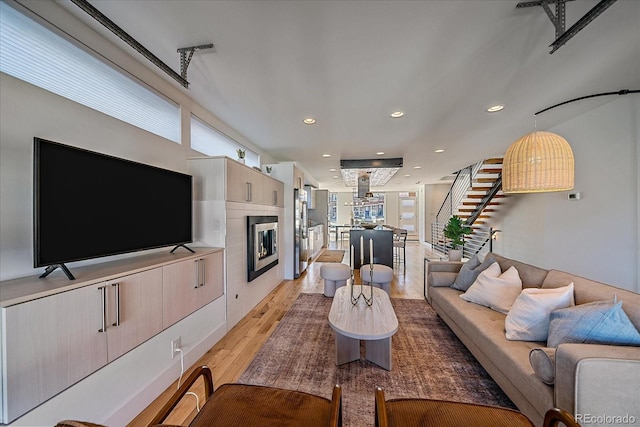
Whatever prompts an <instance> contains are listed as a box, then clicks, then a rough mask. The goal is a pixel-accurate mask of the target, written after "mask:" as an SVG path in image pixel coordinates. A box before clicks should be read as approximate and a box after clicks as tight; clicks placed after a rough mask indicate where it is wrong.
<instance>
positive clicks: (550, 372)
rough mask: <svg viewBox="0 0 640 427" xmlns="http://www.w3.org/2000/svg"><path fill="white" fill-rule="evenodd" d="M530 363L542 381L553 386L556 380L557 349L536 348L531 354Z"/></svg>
mask: <svg viewBox="0 0 640 427" xmlns="http://www.w3.org/2000/svg"><path fill="white" fill-rule="evenodd" d="M529 362H530V363H531V367H532V368H533V372H535V373H536V376H537V377H538V378H540V380H541V381H542V382H543V383H545V384H548V385H553V383H554V382H555V380H556V349H555V348H549V347H536V348H534V349H533V350H531V351H530V352H529Z"/></svg>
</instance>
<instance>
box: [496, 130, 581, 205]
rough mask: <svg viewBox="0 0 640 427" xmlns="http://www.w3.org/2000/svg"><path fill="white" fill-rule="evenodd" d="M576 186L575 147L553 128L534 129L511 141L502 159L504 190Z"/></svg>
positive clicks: (524, 191)
mask: <svg viewBox="0 0 640 427" xmlns="http://www.w3.org/2000/svg"><path fill="white" fill-rule="evenodd" d="M572 188H573V151H572V150H571V147H570V146H569V143H568V142H567V140H565V139H564V138H563V137H561V136H560V135H556V134H555V133H551V132H533V133H530V134H527V135H525V136H523V137H522V138H520V139H519V140H517V141H516V142H514V143H513V144H511V146H510V147H509V149H508V150H507V153H506V154H505V156H504V161H503V163H502V191H503V192H505V193H543V192H550V191H565V190H571V189H572Z"/></svg>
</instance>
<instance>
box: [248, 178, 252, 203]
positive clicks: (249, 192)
mask: <svg viewBox="0 0 640 427" xmlns="http://www.w3.org/2000/svg"><path fill="white" fill-rule="evenodd" d="M251 190H252V189H251V183H250V182H247V202H250V201H251V199H253V194H251V193H252V191H251Z"/></svg>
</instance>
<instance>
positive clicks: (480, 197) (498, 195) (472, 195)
mask: <svg viewBox="0 0 640 427" xmlns="http://www.w3.org/2000/svg"><path fill="white" fill-rule="evenodd" d="M484 196H485V195H484V194H467V195H466V196H465V197H466V198H467V199H482V198H483V197H484ZM493 197H494V198H503V197H504V194H496V195H495V196H493Z"/></svg>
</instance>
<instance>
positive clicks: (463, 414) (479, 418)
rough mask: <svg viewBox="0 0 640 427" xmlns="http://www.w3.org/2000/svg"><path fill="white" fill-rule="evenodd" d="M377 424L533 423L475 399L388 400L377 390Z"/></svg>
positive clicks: (486, 426) (497, 426) (502, 426)
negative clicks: (472, 400)
mask: <svg viewBox="0 0 640 427" xmlns="http://www.w3.org/2000/svg"><path fill="white" fill-rule="evenodd" d="M375 425H376V427H429V426H438V427H463V426H474V427H533V424H532V423H531V421H529V419H528V418H527V417H525V416H524V415H523V414H522V413H520V412H518V411H514V410H512V409H507V408H499V407H496V406H487V405H478V404H473V403H462V402H449V401H444V400H433V399H409V398H403V399H391V400H386V401H385V397H384V391H383V390H382V388H380V387H378V388H376V391H375Z"/></svg>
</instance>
